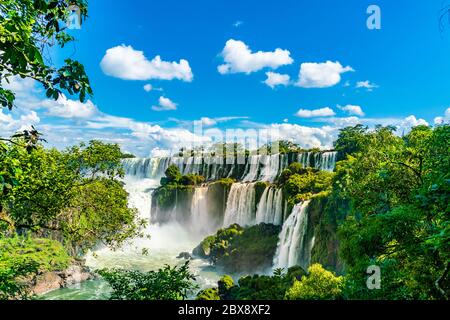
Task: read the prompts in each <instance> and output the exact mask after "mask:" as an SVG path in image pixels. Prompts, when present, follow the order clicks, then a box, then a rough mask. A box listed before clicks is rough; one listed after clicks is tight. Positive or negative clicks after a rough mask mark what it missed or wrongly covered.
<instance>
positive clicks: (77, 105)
mask: <svg viewBox="0 0 450 320" xmlns="http://www.w3.org/2000/svg"><path fill="white" fill-rule="evenodd" d="M41 105H42V107H44V108H46V109H47V115H49V116H53V117H58V118H66V119H69V118H70V119H88V118H91V117H93V116H94V115H95V114H97V112H98V110H97V107H96V106H95V105H94V104H93V103H92V101H91V100H88V101H86V102H84V103H83V102H80V101H78V100H71V99H67V97H66V96H65V95H64V94H61V95H60V96H59V98H58V100H56V101H54V100H50V99H47V100H44V101H43V102H42V104H41Z"/></svg>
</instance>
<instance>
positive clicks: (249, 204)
mask: <svg viewBox="0 0 450 320" xmlns="http://www.w3.org/2000/svg"><path fill="white" fill-rule="evenodd" d="M255 201H256V192H255V184H254V183H233V185H232V186H231V190H230V194H229V195H228V200H227V206H226V209H225V214H224V222H223V226H224V227H228V226H229V225H231V224H233V223H237V224H239V225H241V226H248V225H252V224H253V223H254V221H255V205H256V204H255Z"/></svg>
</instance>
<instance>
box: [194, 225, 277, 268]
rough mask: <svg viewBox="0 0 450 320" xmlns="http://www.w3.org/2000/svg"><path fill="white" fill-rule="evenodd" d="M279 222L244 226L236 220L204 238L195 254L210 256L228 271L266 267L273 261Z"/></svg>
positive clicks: (211, 259) (216, 263) (215, 262)
mask: <svg viewBox="0 0 450 320" xmlns="http://www.w3.org/2000/svg"><path fill="white" fill-rule="evenodd" d="M279 232H280V227H279V226H274V225H271V224H264V223H261V224H259V225H256V226H251V227H247V228H242V227H240V226H239V225H237V224H234V225H231V226H230V227H228V228H224V229H220V230H219V231H218V232H217V233H216V234H215V235H213V236H209V237H207V238H205V239H204V240H203V241H202V242H201V243H200V245H199V246H198V247H197V248H196V249H194V254H196V255H198V256H200V257H206V258H208V259H209V260H210V261H211V262H212V263H213V264H215V265H216V266H218V267H220V268H222V269H223V270H224V271H225V272H230V273H240V272H255V271H256V272H258V271H265V270H266V269H267V268H270V266H271V265H272V260H273V256H274V255H275V250H276V247H277V243H278V234H279Z"/></svg>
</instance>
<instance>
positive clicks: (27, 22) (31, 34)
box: [0, 0, 92, 109]
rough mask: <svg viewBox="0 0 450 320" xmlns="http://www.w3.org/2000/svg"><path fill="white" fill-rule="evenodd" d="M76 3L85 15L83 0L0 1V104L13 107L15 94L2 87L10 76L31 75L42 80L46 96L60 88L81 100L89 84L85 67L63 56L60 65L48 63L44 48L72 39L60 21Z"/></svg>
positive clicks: (89, 91)
mask: <svg viewBox="0 0 450 320" xmlns="http://www.w3.org/2000/svg"><path fill="white" fill-rule="evenodd" d="M70 5H76V6H78V7H79V9H80V13H81V16H82V18H83V19H84V18H86V17H87V2H86V1H85V0H3V1H2V2H1V3H0V12H1V14H0V104H1V106H2V107H7V108H9V109H12V108H13V106H14V100H15V94H14V92H13V91H11V90H9V89H6V88H4V83H5V82H6V83H8V82H9V81H10V79H11V77H15V76H17V77H20V78H31V79H34V80H36V81H37V82H39V83H41V84H42V85H43V87H44V89H45V91H46V95H47V97H49V98H53V99H55V100H56V99H58V98H59V96H60V94H61V93H62V92H63V91H67V92H68V93H69V94H71V95H77V96H78V97H79V99H80V101H82V102H84V101H85V99H86V97H87V95H92V88H91V86H90V83H89V79H88V77H87V75H86V72H85V70H84V67H83V65H82V64H80V63H79V62H78V61H74V60H72V59H66V60H65V65H63V66H62V67H60V68H56V67H55V66H52V65H50V63H49V62H48V61H47V59H46V57H45V56H44V52H45V51H46V50H47V49H48V48H51V47H53V46H55V45H57V46H59V47H61V48H62V47H64V46H65V45H66V44H67V43H69V42H71V41H73V40H74V37H73V36H71V35H70V34H68V33H67V32H66V27H64V26H63V25H62V23H61V21H66V18H67V17H68V15H69V13H70V12H69V11H70V10H69V6H70Z"/></svg>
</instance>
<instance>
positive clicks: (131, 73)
mask: <svg viewBox="0 0 450 320" xmlns="http://www.w3.org/2000/svg"><path fill="white" fill-rule="evenodd" d="M100 66H101V68H102V70H103V72H104V73H105V74H107V75H109V76H112V77H116V78H120V79H124V80H150V79H160V80H173V79H178V80H183V81H187V82H190V81H192V79H193V74H192V70H191V67H190V66H189V62H188V61H187V60H185V59H181V60H180V61H179V62H176V61H174V62H166V61H163V60H161V57H160V56H159V55H157V56H156V57H154V58H153V59H152V60H148V59H147V58H146V57H145V55H144V52H143V51H138V50H135V49H133V47H132V46H125V45H121V46H117V47H114V48H111V49H108V50H106V54H105V56H104V57H103V59H102V61H101V62H100Z"/></svg>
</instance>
